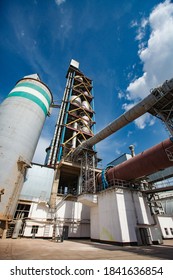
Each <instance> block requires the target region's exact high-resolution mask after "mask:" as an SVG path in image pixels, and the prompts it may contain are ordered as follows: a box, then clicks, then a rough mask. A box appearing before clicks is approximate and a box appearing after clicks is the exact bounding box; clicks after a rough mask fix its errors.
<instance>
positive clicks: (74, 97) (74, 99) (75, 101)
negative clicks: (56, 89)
mask: <svg viewBox="0 0 173 280" xmlns="http://www.w3.org/2000/svg"><path fill="white" fill-rule="evenodd" d="M70 101H71V102H72V103H73V104H76V105H78V106H81V98H80V97H79V96H77V95H72V96H71V98H70Z"/></svg>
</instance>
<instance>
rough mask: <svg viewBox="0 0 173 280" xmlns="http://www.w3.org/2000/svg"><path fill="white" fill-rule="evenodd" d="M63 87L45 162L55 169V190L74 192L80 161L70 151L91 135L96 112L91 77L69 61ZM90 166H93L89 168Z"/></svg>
mask: <svg viewBox="0 0 173 280" xmlns="http://www.w3.org/2000/svg"><path fill="white" fill-rule="evenodd" d="M66 78H67V82H66V87H65V91H64V95H63V100H62V103H61V107H60V112H59V116H58V120H57V123H56V126H55V132H54V137H53V139H52V142H51V145H50V147H49V148H48V149H47V160H46V164H47V165H48V166H52V167H54V168H57V174H58V175H57V177H58V179H57V178H56V179H57V180H58V183H57V184H56V187H55V189H54V191H53V192H54V197H56V195H57V193H59V194H64V193H66V192H67V193H69V192H70V193H77V192H78V189H79V185H80V184H81V182H79V181H81V180H82V174H81V170H83V169H82V168H81V161H79V162H77V161H75V162H74V161H72V157H71V155H72V153H73V151H74V150H75V149H76V148H77V147H78V146H79V145H81V143H82V142H83V141H86V140H87V139H89V138H91V137H92V136H93V135H94V124H95V112H94V104H93V84H92V80H91V79H90V78H88V77H87V76H85V75H84V74H83V73H82V72H81V71H80V70H79V63H78V62H77V61H75V60H73V59H72V60H71V63H70V66H69V69H68V72H67V75H66ZM92 169H93V168H92Z"/></svg>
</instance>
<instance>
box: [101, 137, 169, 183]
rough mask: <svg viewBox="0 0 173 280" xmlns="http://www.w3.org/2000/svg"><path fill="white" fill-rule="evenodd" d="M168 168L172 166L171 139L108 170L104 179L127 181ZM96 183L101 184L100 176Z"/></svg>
mask: <svg viewBox="0 0 173 280" xmlns="http://www.w3.org/2000/svg"><path fill="white" fill-rule="evenodd" d="M170 166H173V138H170V139H169V138H168V139H167V140H165V141H163V142H161V143H160V144H157V145H156V146H154V147H152V148H150V149H147V150H146V151H144V152H142V153H140V154H138V155H137V156H134V157H132V158H131V159H128V160H127V161H125V162H123V163H121V164H119V165H117V166H114V167H113V168H110V169H108V170H107V171H106V174H105V176H104V177H105V178H106V180H107V181H108V182H109V181H111V180H112V179H121V180H126V181H129V180H134V179H139V178H142V177H144V176H146V175H149V174H152V173H155V172H157V171H159V170H162V169H165V168H167V167H170ZM97 181H98V184H101V182H102V174H99V175H98V177H97Z"/></svg>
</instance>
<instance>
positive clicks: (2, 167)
mask: <svg viewBox="0 0 173 280" xmlns="http://www.w3.org/2000/svg"><path fill="white" fill-rule="evenodd" d="M51 103H52V94H51V92H50V90H49V88H48V87H47V86H46V85H45V84H44V83H42V82H41V81H40V79H39V77H38V75H36V74H35V75H31V76H28V77H27V76H26V77H24V78H23V79H21V80H20V81H18V82H17V84H16V86H15V87H14V88H13V89H12V91H11V92H10V93H9V95H8V96H7V98H6V99H5V100H4V101H3V102H2V104H1V105H0V186H1V188H3V189H4V195H3V196H2V200H1V203H0V220H5V219H7V218H9V219H11V218H12V217H13V214H14V211H15V208H16V204H17V200H18V196H19V193H20V190H21V187H22V183H23V180H24V173H25V168H26V167H27V166H28V165H30V162H31V160H32V158H33V155H34V152H35V149H36V146H37V143H38V140H39V137H40V134H41V130H42V127H43V124H44V121H45V118H46V116H47V114H48V112H49V107H50V104H51Z"/></svg>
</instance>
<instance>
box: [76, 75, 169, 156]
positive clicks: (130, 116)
mask: <svg viewBox="0 0 173 280" xmlns="http://www.w3.org/2000/svg"><path fill="white" fill-rule="evenodd" d="M172 88H173V79H171V80H169V81H166V82H164V83H163V85H162V86H160V87H158V88H155V89H154V90H153V91H152V92H151V93H150V94H149V95H148V96H147V97H146V98H144V99H143V100H142V101H141V102H139V103H138V104H136V105H135V106H134V107H133V108H131V109H130V110H129V111H127V112H125V113H124V114H123V115H121V116H120V117H118V118H117V119H115V120H114V121H113V122H112V123H110V124H108V125H107V126H106V127H105V128H104V129H102V130H101V131H100V132H98V133H97V134H96V135H94V136H93V137H91V138H89V139H88V140H86V141H84V142H83V143H82V144H81V145H80V146H78V147H77V148H76V150H75V151H74V153H73V155H74V156H77V155H78V153H79V152H80V151H81V150H82V149H83V148H87V147H92V146H94V145H95V144H97V143H98V142H100V141H102V140H103V139H105V138H106V137H108V136H110V135H111V134H113V133H114V132H116V131H118V130H119V129H121V128H122V127H124V126H126V125H127V124H129V123H130V122H132V121H134V120H135V119H137V118H139V117H140V116H142V115H143V114H145V113H146V112H148V111H149V110H150V109H151V108H152V107H153V106H154V105H155V104H156V103H158V102H160V100H161V99H162V98H163V97H164V95H165V94H166V93H167V92H169V91H170V90H171V89H172Z"/></svg>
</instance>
